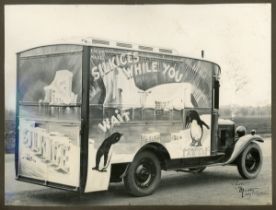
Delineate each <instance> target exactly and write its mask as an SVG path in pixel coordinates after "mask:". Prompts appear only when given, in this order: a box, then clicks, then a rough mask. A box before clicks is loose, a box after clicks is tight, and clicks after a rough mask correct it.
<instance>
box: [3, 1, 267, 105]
mask: <svg viewBox="0 0 276 210" xmlns="http://www.w3.org/2000/svg"><path fill="white" fill-rule="evenodd" d="M88 36H92V37H96V38H102V39H109V40H115V41H125V42H134V43H138V44H143V45H151V46H160V47H164V48H171V49H175V50H176V51H178V53H179V54H180V55H183V56H188V57H195V58H200V52H201V50H204V51H205V59H206V60H210V61H214V62H216V63H218V64H219V65H220V66H221V69H222V75H221V91H220V93H221V94H220V99H221V101H220V103H221V104H222V105H230V104H238V105H253V106H256V105H267V104H270V103H271V5H270V4H229V5H227V4H223V5H146V6H144V5H139V6H138V5H137V6H136V5H132V6H126V5H107V6H103V5H78V6H77V5H8V6H5V94H6V99H5V100H6V101H5V103H6V107H7V108H8V109H14V108H15V91H16V88H15V78H16V56H15V53H16V52H18V51H21V50H24V49H28V48H31V47H35V46H39V45H41V44H51V43H52V42H54V41H56V40H66V39H70V38H75V37H79V38H83V37H88Z"/></svg>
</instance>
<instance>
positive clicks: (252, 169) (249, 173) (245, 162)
mask: <svg viewBox="0 0 276 210" xmlns="http://www.w3.org/2000/svg"><path fill="white" fill-rule="evenodd" d="M262 164H263V157H262V151H261V148H260V146H259V145H258V144H256V143H250V144H249V145H248V146H247V147H246V148H245V150H244V151H243V152H242V153H241V154H240V156H239V157H238V162H237V166H238V171H239V173H240V175H241V176H242V177H243V178H245V179H253V178H256V177H257V176H258V174H259V172H260V170H261V168H262Z"/></svg>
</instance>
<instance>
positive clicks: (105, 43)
mask: <svg viewBox="0 0 276 210" xmlns="http://www.w3.org/2000/svg"><path fill="white" fill-rule="evenodd" d="M57 45H78V46H92V47H103V48H112V49H120V50H130V51H139V52H147V53H153V54H159V55H160V54H161V55H168V56H173V57H175V58H187V59H194V60H198V61H202V62H207V63H211V64H213V65H216V66H218V68H219V70H220V69H221V68H220V66H219V65H218V64H217V63H215V62H213V61H208V60H205V59H200V58H191V57H187V56H181V55H179V54H178V52H177V51H176V50H173V49H168V48H162V47H154V46H147V45H141V44H135V43H127V42H120V41H112V40H104V39H95V38H90V37H88V38H82V39H79V38H75V39H69V40H61V41H56V42H52V43H50V44H44V45H40V46H37V47H33V48H29V49H26V50H22V51H19V52H18V53H17V54H21V53H24V52H28V51H31V50H34V49H38V48H43V47H48V46H57Z"/></svg>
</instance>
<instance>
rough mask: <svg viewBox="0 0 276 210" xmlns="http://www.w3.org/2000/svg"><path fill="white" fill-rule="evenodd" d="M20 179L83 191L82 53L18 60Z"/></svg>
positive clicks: (73, 49)
mask: <svg viewBox="0 0 276 210" xmlns="http://www.w3.org/2000/svg"><path fill="white" fill-rule="evenodd" d="M18 66H19V69H18V87H17V89H18V102H19V105H18V108H19V110H18V118H19V125H18V127H19V137H18V138H19V139H18V148H19V149H18V175H19V176H24V177H28V178H33V179H37V180H42V181H45V184H46V183H47V182H53V183H58V184H63V185H69V186H75V187H78V186H79V173H80V172H79V167H80V136H79V135H80V114H81V109H80V107H81V92H82V82H81V80H82V77H81V75H82V73H81V70H82V47H81V46H76V45H57V46H46V47H40V48H36V49H33V50H29V51H26V52H23V53H20V54H19V65H18Z"/></svg>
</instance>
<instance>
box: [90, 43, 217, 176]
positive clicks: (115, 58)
mask: <svg viewBox="0 0 276 210" xmlns="http://www.w3.org/2000/svg"><path fill="white" fill-rule="evenodd" d="M90 66H91V72H90V73H91V78H90V81H91V83H90V120H89V121H90V127H89V138H90V139H92V140H93V148H92V145H91V151H92V150H93V151H95V156H94V157H93V158H92V160H91V161H90V166H89V167H92V168H93V169H94V170H95V171H97V177H102V178H103V177H106V176H107V177H108V174H109V172H108V170H106V168H108V164H107V163H108V161H107V159H108V157H109V156H112V158H111V162H113V163H119V162H130V161H132V158H133V156H134V155H135V153H136V152H137V151H138V150H139V148H141V147H142V146H143V145H144V144H147V143H151V142H157V143H160V144H162V145H163V146H164V147H165V148H166V149H167V150H168V151H169V153H170V156H171V158H172V159H174V158H187V157H200V156H209V155H210V143H211V136H210V134H211V129H210V127H211V126H210V125H211V101H212V70H213V69H212V68H213V66H212V65H211V64H210V63H207V62H203V61H198V60H195V59H188V58H177V57H172V56H165V55H161V54H150V53H145V52H135V51H124V50H119V49H105V48H92V49H91V58H90ZM115 134H117V135H115ZM114 135H115V137H114ZM107 142H108V143H107ZM111 148H112V152H111ZM99 153H101V154H103V155H102V156H99V155H98V154H99ZM89 160H90V159H89ZM92 161H93V164H92ZM90 173H94V174H93V175H94V177H95V173H96V172H90ZM106 179H107V178H106Z"/></svg>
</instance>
